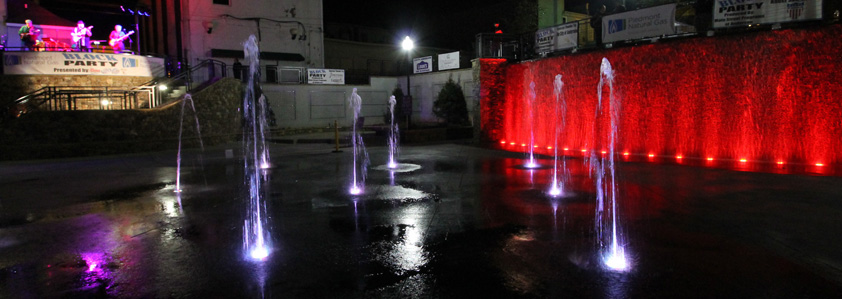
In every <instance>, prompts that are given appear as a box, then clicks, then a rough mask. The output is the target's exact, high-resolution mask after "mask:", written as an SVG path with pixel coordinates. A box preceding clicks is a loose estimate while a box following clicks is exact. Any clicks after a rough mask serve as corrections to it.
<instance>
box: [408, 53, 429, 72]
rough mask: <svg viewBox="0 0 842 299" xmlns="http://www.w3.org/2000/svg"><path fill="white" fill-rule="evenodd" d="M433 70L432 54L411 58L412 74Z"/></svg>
mask: <svg viewBox="0 0 842 299" xmlns="http://www.w3.org/2000/svg"><path fill="white" fill-rule="evenodd" d="M432 71H433V56H426V57H418V58H413V59H412V72H413V74H420V73H429V72H432Z"/></svg>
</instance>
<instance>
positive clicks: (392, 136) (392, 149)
mask: <svg viewBox="0 0 842 299" xmlns="http://www.w3.org/2000/svg"><path fill="white" fill-rule="evenodd" d="M395 104H397V100H395V96H391V97H389V114H390V115H391V117H390V118H389V121H390V122H391V123H390V124H389V162H388V164H387V166H388V167H389V168H391V169H394V168H397V167H398V161H397V159H398V141H399V140H400V139H398V138H399V135H398V125H397V124H395Z"/></svg>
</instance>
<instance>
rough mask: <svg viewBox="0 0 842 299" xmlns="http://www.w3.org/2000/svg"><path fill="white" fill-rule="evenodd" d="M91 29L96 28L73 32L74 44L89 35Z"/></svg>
mask: <svg viewBox="0 0 842 299" xmlns="http://www.w3.org/2000/svg"><path fill="white" fill-rule="evenodd" d="M91 28H94V26H90V27H88V28H85V29H83V30H82V31H79V32H71V33H70V35H72V36H73V43H74V44H75V43H78V42H79V40H80V39H82V38H84V37H85V36H86V35H88V34H87V33H88V32H91Z"/></svg>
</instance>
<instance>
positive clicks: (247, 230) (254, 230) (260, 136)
mask: <svg viewBox="0 0 842 299" xmlns="http://www.w3.org/2000/svg"><path fill="white" fill-rule="evenodd" d="M243 47H244V52H245V59H246V61H248V62H249V74H248V85H246V90H245V97H244V98H243V120H244V125H243V163H244V168H245V183H246V186H248V197H249V203H248V210H247V215H246V219H245V224H244V226H243V249H244V250H245V252H246V255H247V256H248V257H249V258H251V259H254V260H264V259H266V258H267V257H268V256H269V253H270V249H271V242H270V240H271V239H270V235H269V226H268V221H267V213H266V212H267V208H266V201H265V200H264V192H263V185H262V182H261V177H262V175H261V168H263V167H264V166H266V165H265V164H264V163H268V159H269V157H268V149H267V148H266V143H265V138H264V132H265V131H266V111H267V109H266V100H265V97H264V96H263V93H262V92H261V90H260V85H259V82H260V80H259V79H260V61H259V59H258V53H259V51H258V47H257V41H256V39H255V37H254V35H252V36H249V39H248V40H247V41H246V42H245V43H244V44H243ZM258 94H259V95H260V96H259V97H258V96H257V95H258Z"/></svg>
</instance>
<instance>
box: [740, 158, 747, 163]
mask: <svg viewBox="0 0 842 299" xmlns="http://www.w3.org/2000/svg"><path fill="white" fill-rule="evenodd" d="M740 162H742V163H745V162H748V160H746V159H740Z"/></svg>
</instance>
